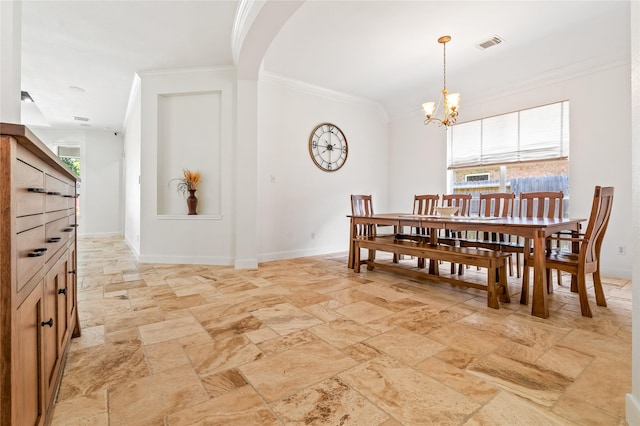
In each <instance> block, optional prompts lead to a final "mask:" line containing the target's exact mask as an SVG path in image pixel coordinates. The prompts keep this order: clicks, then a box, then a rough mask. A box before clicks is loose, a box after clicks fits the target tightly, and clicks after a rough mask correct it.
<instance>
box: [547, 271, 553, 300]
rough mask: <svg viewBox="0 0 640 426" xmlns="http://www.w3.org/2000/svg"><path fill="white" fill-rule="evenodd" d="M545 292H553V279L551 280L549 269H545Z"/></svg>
mask: <svg viewBox="0 0 640 426" xmlns="http://www.w3.org/2000/svg"><path fill="white" fill-rule="evenodd" d="M547 294H553V281H551V269H547Z"/></svg>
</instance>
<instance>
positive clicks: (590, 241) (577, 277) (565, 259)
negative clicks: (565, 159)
mask: <svg viewBox="0 0 640 426" xmlns="http://www.w3.org/2000/svg"><path fill="white" fill-rule="evenodd" d="M613 192H614V188H613V187H601V186H596V187H595V190H594V194H593V204H592V206H591V214H590V215H589V221H588V222H587V228H586V230H585V232H584V233H578V232H575V233H574V236H572V237H564V236H551V237H548V239H549V240H552V241H553V240H556V241H567V242H569V243H571V250H567V249H563V248H557V249H552V250H550V251H549V252H548V253H547V257H546V268H547V269H548V270H551V269H558V270H561V271H564V272H568V273H570V274H571V291H572V292H577V293H578V296H579V299H580V310H581V313H582V316H585V317H592V314H591V308H590V307H589V299H588V297H587V283H586V274H592V276H593V288H594V291H595V295H596V304H597V305H598V306H607V301H606V299H605V295H604V291H603V289H602V281H601V278H600V250H601V248H602V241H603V239H604V234H605V232H606V230H607V225H608V224H609V217H610V216H611V207H612V205H613ZM532 262H533V257H532V256H531V251H529V253H528V255H527V256H525V261H524V268H525V274H524V276H525V277H526V276H527V275H528V273H527V272H528V271H527V268H528V267H529V265H530V264H531V263H532Z"/></svg>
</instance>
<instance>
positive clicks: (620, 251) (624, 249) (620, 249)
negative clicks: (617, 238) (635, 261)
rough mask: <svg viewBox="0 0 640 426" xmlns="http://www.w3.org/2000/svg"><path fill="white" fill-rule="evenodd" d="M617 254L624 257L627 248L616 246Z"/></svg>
mask: <svg viewBox="0 0 640 426" xmlns="http://www.w3.org/2000/svg"><path fill="white" fill-rule="evenodd" d="M618 254H619V255H620V256H624V255H625V254H627V248H626V247H625V246H618Z"/></svg>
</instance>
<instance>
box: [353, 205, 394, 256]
mask: <svg viewBox="0 0 640 426" xmlns="http://www.w3.org/2000/svg"><path fill="white" fill-rule="evenodd" d="M351 214H352V215H354V216H372V215H373V214H374V213H373V199H372V197H371V195H360V194H357V195H354V194H351ZM377 228H378V226H376V225H374V224H356V225H355V232H354V236H355V237H376V236H389V237H393V238H395V229H394V231H393V233H392V234H384V235H378V230H377ZM370 256H373V257H375V251H374V252H372V253H370ZM393 261H394V262H397V261H398V259H397V256H396V255H395V254H394V255H393ZM361 263H363V264H364V263H366V260H363V261H361Z"/></svg>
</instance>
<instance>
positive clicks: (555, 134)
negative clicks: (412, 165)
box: [447, 101, 569, 169]
mask: <svg viewBox="0 0 640 426" xmlns="http://www.w3.org/2000/svg"><path fill="white" fill-rule="evenodd" d="M447 143H448V144H449V169H455V168H460V167H471V166H479V165H483V166H484V165H498V164H509V163H519V162H525V161H540V160H554V159H561V158H568V156H569V101H563V102H558V103H554V104H550V105H544V106H540V107H535V108H529V109H525V110H521V111H516V112H511V113H508V114H502V115H497V116H494V117H488V118H483V119H480V120H474V121H469V122H466V123H461V124H456V125H454V126H452V127H451V128H450V129H449V131H448V132H447Z"/></svg>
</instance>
